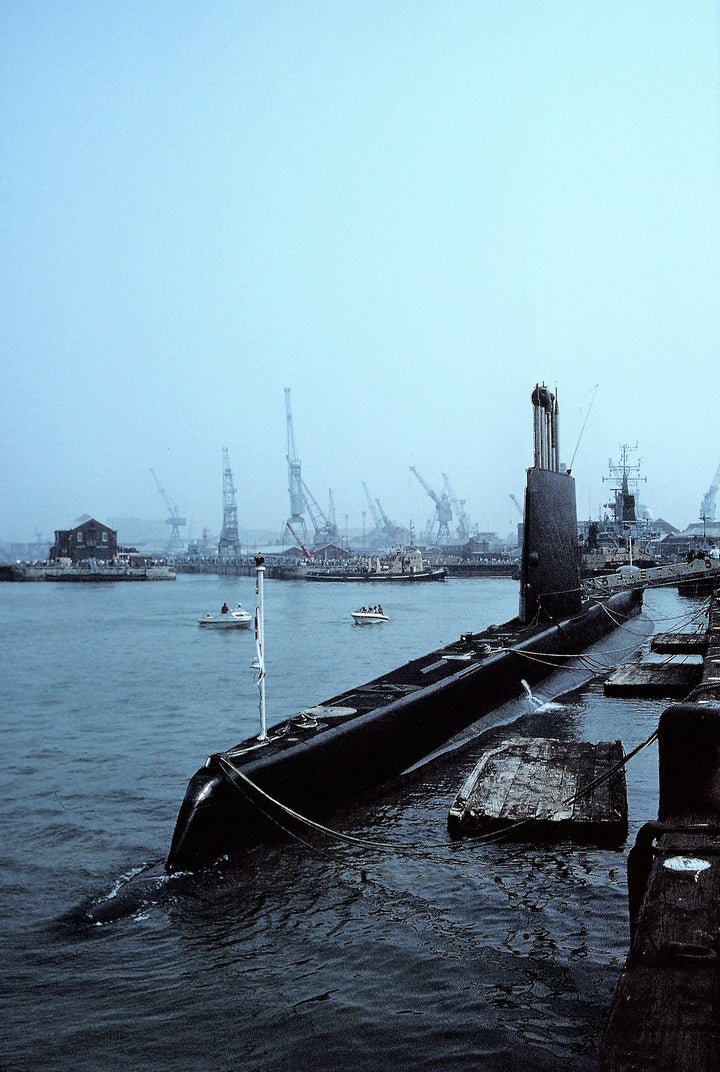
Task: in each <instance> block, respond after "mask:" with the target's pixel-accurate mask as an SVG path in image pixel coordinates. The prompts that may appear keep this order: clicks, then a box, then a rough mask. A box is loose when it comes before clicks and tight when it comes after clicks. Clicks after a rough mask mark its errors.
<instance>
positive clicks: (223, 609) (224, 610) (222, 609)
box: [220, 603, 230, 614]
mask: <svg viewBox="0 0 720 1072" xmlns="http://www.w3.org/2000/svg"><path fill="white" fill-rule="evenodd" d="M229 610H230V608H229V607H228V605H227V603H223V605H222V607H221V608H220V613H221V614H227V613H228V611H229Z"/></svg>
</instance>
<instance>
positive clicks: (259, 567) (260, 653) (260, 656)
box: [253, 555, 267, 741]
mask: <svg viewBox="0 0 720 1072" xmlns="http://www.w3.org/2000/svg"><path fill="white" fill-rule="evenodd" d="M264 573H265V559H264V558H263V556H262V555H256V556H255V577H256V579H255V596H256V606H255V647H256V651H257V658H256V661H255V662H254V663H253V669H254V670H257V674H258V676H257V686H258V689H259V690H260V699H259V709H260V735H259V737H258V740H259V741H265V740H267V731H266V723H265V605H264V592H263V575H264Z"/></svg>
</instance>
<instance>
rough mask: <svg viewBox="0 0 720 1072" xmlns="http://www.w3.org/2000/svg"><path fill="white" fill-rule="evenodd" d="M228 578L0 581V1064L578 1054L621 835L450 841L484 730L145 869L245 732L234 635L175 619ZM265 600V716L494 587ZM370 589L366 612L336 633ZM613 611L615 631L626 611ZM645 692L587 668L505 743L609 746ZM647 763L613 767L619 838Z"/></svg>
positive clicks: (587, 1050)
mask: <svg viewBox="0 0 720 1072" xmlns="http://www.w3.org/2000/svg"><path fill="white" fill-rule="evenodd" d="M253 590H254V582H253V581H252V580H251V579H249V578H239V579H236V580H234V579H230V580H229V579H227V578H219V577H184V576H181V577H179V578H178V581H177V582H176V583H175V584H172V583H156V584H124V585H123V584H115V585H97V586H95V585H92V586H87V587H86V586H82V585H72V584H67V585H61V584H58V585H54V584H4V585H2V586H0V621H1V622H2V635H3V644H2V647H1V649H0V687H1V688H2V694H3V702H2V723H1V726H0V741H1V742H2V748H3V756H4V763H3V773H4V786H5V789H4V794H3V804H4V807H3V810H2V815H1V818H0V823H1V824H2V830H1V833H2V848H1V849H0V853H1V854H2V871H1V875H2V887H3V888H2V920H3V921H2V958H3V964H2V973H1V975H0V978H1V980H2V981H1V982H0V987H1V989H2V1005H3V1010H4V1011H3V1042H2V1051H1V1055H0V1067H2V1069H3V1072H6V1070H7V1072H15V1070H17V1072H20V1070H25V1069H34V1070H36V1069H40V1068H42V1069H53V1070H57V1072H65V1070H67V1072H79V1070H93V1072H94V1070H98V1069H103V1070H107V1072H112V1070H115V1069H133V1070H135V1069H147V1070H151V1072H160V1070H164V1069H167V1070H178V1072H180V1070H186V1069H187V1070H190V1069H193V1070H194V1069H198V1068H202V1069H207V1070H218V1072H219V1070H223V1072H224V1070H226V1069H227V1070H229V1069H238V1068H241V1069H248V1070H251V1069H252V1070H255V1069H257V1070H258V1072H260V1070H265V1072H279V1070H296V1069H300V1068H303V1067H309V1068H313V1069H319V1070H328V1072H329V1070H338V1069H343V1070H354V1069H358V1070H360V1069H367V1070H374V1072H375V1070H378V1069H386V1068H391V1067H395V1068H397V1069H413V1070H423V1069H443V1070H446V1069H458V1070H465V1069H467V1070H470V1069H477V1068H480V1067H481V1068H483V1069H488V1070H504V1069H518V1068H523V1069H527V1070H535V1069H538V1070H540V1069H548V1070H550V1069H553V1070H557V1069H573V1070H577V1069H585V1068H587V1069H589V1068H592V1067H593V1054H594V1048H595V1046H596V1045H597V1042H598V1040H599V1036H600V1034H601V1033H602V1029H603V1026H604V1023H605V1018H606V1016H607V1011H608V1009H609V1005H610V1002H611V1000H612V997H613V993H614V989H615V985H616V982H617V978H618V974H619V971H620V969H621V966H622V963H623V959H624V956H625V952H626V948H627V910H626V887H625V851H622V852H618V851H609V850H599V849H594V848H587V847H582V848H577V847H573V846H571V845H570V844H568V843H562V844H559V845H553V846H537V845H534V846H533V845H526V844H511V843H502V844H485V845H483V844H480V843H477V842H475V843H473V842H472V841H467V842H459V843H454V842H450V841H449V840H448V838H447V833H446V821H447V810H448V807H449V805H450V803H451V802H452V799H453V798H454V796H455V794H456V792H457V791H458V789H459V787H460V785H461V784H462V781H463V780H464V778H465V776H466V775H467V773H468V772H469V770H470V769H471V768H472V766H473V764H474V763H475V761H476V760H477V758H478V756H479V755H480V754H481V752H482V750H483V749H484V748H486V747H487V746H488V745H489V744H492V743H496V742H497V740H498V739H500V738H501V737H502V736H503V734H504V733H507V730H506V729H504V728H502V727H497V728H494V729H492V730H491V731H489V733H488V734H486V735H485V736H484V737H481V738H479V739H478V740H476V741H474V742H473V743H472V744H470V745H469V746H467V747H465V748H464V749H462V750H460V751H456V752H453V753H450V754H448V755H446V756H444V757H442V758H441V759H439V760H437V761H435V762H434V763H432V764H430V765H428V766H426V767H423V768H421V769H420V770H417V771H415V772H413V773H412V774H410V775H407V776H406V777H405V778H404V779H401V780H399V781H397V782H395V783H393V784H392V785H388V786H385V787H383V789H382V790H379V791H376V792H373V793H371V794H368V795H367V796H366V797H365V798H364V799H363V800H361V801H356V802H354V803H353V804H352V805H349V806H346V807H345V808H344V809H342V810H338V811H337V812H335V813H333V814H332V815H330V816H328V818H327V822H328V825H329V826H330V827H332V828H334V829H337V830H339V831H341V832H343V833H344V834H345V835H349V838H348V839H346V840H342V841H340V840H336V839H334V838H332V837H330V836H327V835H324V834H320V833H318V832H313V833H310V834H309V835H308V837H307V839H306V841H305V842H304V843H300V842H286V843H283V844H279V845H274V846H264V847H261V848H259V849H257V850H255V851H254V852H252V853H250V854H249V855H248V856H247V857H246V859H244V860H243V862H242V864H235V865H233V866H230V865H226V866H225V867H224V868H219V869H215V870H213V871H211V872H207V873H204V874H203V875H201V876H195V877H190V876H182V875H181V876H176V877H174V878H173V879H169V880H168V879H166V878H164V877H163V875H162V861H163V859H164V856H165V854H166V852H167V849H168V846H169V842H170V837H171V834H172V829H173V825H174V821H175V817H176V814H177V810H178V808H179V805H180V801H181V799H182V795H183V793H184V790H185V786H186V784H187V781H188V779H189V778H190V776H191V775H192V773H193V772H194V771H195V769H196V768H197V767H198V766H200V765H201V763H202V762H204V759H205V757H206V756H207V754H208V753H209V752H212V751H215V750H218V749H221V748H223V747H227V746H229V745H230V744H233V743H235V742H237V741H239V740H241V739H242V738H243V737H245V736H247V735H248V734H250V733H253V732H254V731H255V727H256V723H257V689H256V687H255V685H254V678H253V674H252V672H251V671H250V669H249V666H250V663H251V662H252V659H253V657H254V650H253V638H252V634H251V633H250V632H234V633H231V634H217V633H214V632H206V631H204V630H201V629H199V628H198V626H197V619H198V617H199V616H200V614H202V613H204V612H205V611H207V610H217V609H218V608H219V605H220V603H221V602H222V601H223V600H224V599H227V600H228V602H230V603H237V602H242V603H243V604H244V605H246V606H252V605H253V602H254V594H253ZM265 590H266V646H267V668H268V683H267V697H268V720H269V722H270V723H272V722H274V721H277V720H279V719H280V718H283V717H285V716H286V715H288V714H292V713H294V712H295V711H299V710H300V709H302V708H303V707H306V706H309V705H311V704H313V703H317V702H320V701H321V700H323V699H327V698H328V697H330V696H331V695H333V693H335V692H337V691H339V690H341V689H344V688H346V687H349V686H351V685H353V684H358V683H360V682H361V681H363V680H367V679H368V678H370V677H372V676H375V675H376V674H377V673H379V672H381V671H382V670H384V669H389V668H390V667H392V666H394V665H397V664H399V663H401V662H404V661H406V660H407V659H408V658H410V657H412V656H414V655H419V654H422V653H423V652H425V651H428V650H431V649H432V648H433V647H435V646H437V645H439V644H441V643H447V642H448V641H450V640H452V639H454V638H455V637H457V636H458V635H459V634H460V633H461V632H465V631H467V630H470V629H479V628H481V627H482V626H484V625H487V624H489V623H491V622H496V623H499V622H501V621H504V620H506V619H508V618H510V617H512V616H513V614H514V613H515V611H516V607H517V584H516V582H513V581H510V580H466V581H454V582H447V583H445V584H429V585H418V586H411V587H408V588H402V589H400V590H396V589H393V590H392V592H389V591H387V592H386V591H385V590H382V591H378V592H374V591H371V590H370V589H369V588H368V587H366V586H359V585H358V586H355V585H312V584H303V583H292V582H272V581H270V582H266V586H265ZM378 600H381V601H382V602H383V605H384V607H385V610H386V612H387V613H388V614H389V616H390V621H389V622H388V623H387V624H384V625H381V626H377V627H371V628H367V627H365V628H359V627H354V626H352V625H351V620H350V612H351V611H352V610H354V609H357V606H359V605H360V604H362V603H367V602H368V601H369V602H375V601H378ZM699 606H700V605H699V604H697V603H695V602H692V601H689V600H683V599H680V598H679V597H678V596H677V594H676V593H675V592H674V591H672V590H667V591H661V592H654V593H650V594H649V595H648V596H647V598H646V608H647V609H646V614H645V615H644V618H645V619H648V622H650V621H652V622H653V623H654V625H655V627H656V628H658V629H662V630H666V629H674V628H679V627H680V626H681V624H682V623H683V622H684V621H685V620H686V619H687V618H688V617H689V616H692V615H693V614H696V613H697V612H698V609H699ZM631 628H633V629H635V630H636V643H637V646H638V647H639V646H640V645H641V644H642V643H643V641H644V637H645V635H646V634H647V632H648V629H649V628H651V626H650V625H649V624H648V623H646V622H643V621H638V622H635V623H633V626H632V627H631ZM610 647H611V648H612V645H610ZM606 660H607V661H608V662H612V660H613V652H612V650H611V651H610V652H609V653H608V655H607V656H606ZM537 699H538V700H540V701H542V699H543V697H542V695H539V696H538V697H537ZM665 706H667V705H666V704H664V703H662V702H647V701H617V700H607V699H605V698H604V697H603V693H602V684H601V683H600V682H599V681H596V682H593V683H591V684H590V685H588V686H586V687H585V688H584V689H583V690H582V691H579V692H575V693H572V694H571V695H568V696H566V697H564V698H563V699H561V700H560V701H559V702H557V703H554V704H549V705H547V706H546V707H544V708H543V707H540V708H539V709H538V708H537V707H536V706H533V705H532V704H531V702H530V701H529V700H527V701H526V703H525V706H524V708H523V710H524V711H525V712H526V714H525V716H524V717H523V718H522V719H521V721H520V722H518V723H515V724H514V725H513V729H512V732H513V733H517V732H521V733H524V734H528V735H533V734H547V735H550V736H557V737H567V738H571V739H572V738H579V739H587V740H593V741H596V740H612V739H614V738H616V737H620V738H621V739H622V741H623V743H624V745H625V749H626V751H629V750H630V749H631V748H633V747H634V746H635V745H636V744H638V743H640V742H641V741H643V740H645V739H646V738H647V737H648V735H649V734H650V733H651V732H652V730H653V729H654V728H655V726H656V725H657V719H658V717H659V714H660V712H661V711H662V710H663V708H664V707H665ZM656 762H657V757H656V754H655V751H654V749H647V750H645V751H644V752H641V753H640V755H639V756H638V757H637V758H636V759H635V760H633V762H632V763H631V765H630V767H629V769H628V795H629V802H630V812H631V840H632V838H633V837H634V832H635V831H636V830H637V828H638V827H639V826H640V825H641V824H642V823H643V822H644V821H646V820H647V819H650V818H654V817H655V815H656V810H657V808H656V796H657V786H656V780H657V779H656Z"/></svg>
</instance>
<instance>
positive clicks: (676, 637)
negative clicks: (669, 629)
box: [650, 629, 708, 655]
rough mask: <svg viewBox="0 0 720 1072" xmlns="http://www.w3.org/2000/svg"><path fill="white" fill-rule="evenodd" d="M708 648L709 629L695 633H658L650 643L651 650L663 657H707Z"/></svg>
mask: <svg viewBox="0 0 720 1072" xmlns="http://www.w3.org/2000/svg"><path fill="white" fill-rule="evenodd" d="M707 647H708V634H707V629H704V630H703V631H702V632H695V633H656V634H655V636H654V637H653V638H652V640H651V641H650V650H651V651H656V652H658V653H659V654H662V655H705V652H706V651H707Z"/></svg>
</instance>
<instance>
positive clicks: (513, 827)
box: [217, 729, 658, 860]
mask: <svg viewBox="0 0 720 1072" xmlns="http://www.w3.org/2000/svg"><path fill="white" fill-rule="evenodd" d="M657 736H658V730H657V729H655V730H653V732H652V733H651V734H650V736H649V737H647V738H646V739H645V740H644V741H642V742H641V743H640V744H639V745H637V746H636V747H635V748H633V749H632V750H631V751H630V752H628V753H627V754H626V755H625V756H623V758H622V760H620V761H619V762H618V763H616V764H614V765H613V766H612V767H611V768H610V769H609V770H607V771H604V772H603V773H602V774H600V775H598V777H597V778H594V779H593V780H592V781H591V782H589V783H588V784H587V785H586V786H583V787H581V788H580V789H578V790H577V791H576V792H575V793H573V794H572V795H571V796H569V797H567V798H565V799H564V800H562V801H561V802H560V803H559V804H557V805H556V806H555V807H554V808H551V809H549V810H548V811H547V812H546V813H545V814H544V815H541V816H532V817H529V818H527V819H519V820H518V821H517V822H515V823H511V824H510V825H508V826H506V827H503V828H502V830H494V831H491V832H490V833H488V834H479V835H477V836H474V837H473V838H472V839H471V840H472V844H474V845H477V844H492V843H493V842H498V841H505V840H507V839H508V838H510V837H513V836H514V835H515V834H516V832H517V831H518V830H519V829H522V828H523V827H527V826H533V825H536V824H537V823H540V822H545V821H547V820H549V819H551V818H552V816H553V815H555V814H557V812H559V811H563V810H564V809H566V808H568V807H569V806H570V805H571V804H574V803H575V802H576V801H577V800H580V799H582V797H584V796H586V795H587V794H588V793H590V792H592V791H593V790H594V789H596V788H597V787H598V786H599V785H602V784H603V783H604V782H606V781H609V780H610V779H611V778H613V777H614V776H615V775H616V774H617V772H618V771H619V770H621V769H622V768H623V767H625V766H627V764H628V763H629V762H630V760H632V759H634V758H635V756H636V755H638V754H639V753H640V752H641V751H643V749H645V748H648V747H649V746H650V745H651V744H652V743H653V742H654V741H655V740H656V739H657ZM217 759H218V760H219V761H220V763H221V764H225V765H226V766H227V767H228V768H229V769H230V771H231V772H232V774H233V775H234V776H235V777H237V778H239V779H240V781H241V782H242V783H243V784H244V785H245V786H247V788H248V790H250V792H248V791H247V790H245V789H243V787H242V786H241V785H238V784H237V782H236V781H235V779H234V778H233V777H230V782H231V783H232V785H234V786H235V788H236V789H237V790H238V791H239V792H241V793H243V795H244V796H245V797H246V799H247V800H248V801H250V803H251V804H253V806H254V807H256V808H258V810H259V811H260V812H261V814H262V815H264V816H265V818H267V819H268V820H269V821H270V822H272V823H273V824H274V825H276V826H277V827H278V828H279V829H280V830H282V831H283V833H285V834H287V835H289V836H290V837H292V838H295V839H296V840H297V841H299V842H300V843H301V844H303V845H306V846H307V847H309V848H317V851H319V852H322V853H323V855H328V854H327V853H325V852H324V850H323V849H322V848H320V846H314V845H310V844H309V843H308V842H306V841H304V840H303V839H302V838H301V837H300V836H299V835H298V834H296V833H295V832H294V831H292V830H289V829H288V828H287V827H286V826H284V825H283V824H282V823H281V822H280V821H279V820H278V819H277V818H276V816H274V815H272V814H271V813H270V812H269V811H268V810H267V809H266V808H264V807H262V806H261V805H260V804H259V803H258V801H257V799H253V797H252V795H251V792H252V793H256V794H257V795H258V796H260V797H261V798H262V799H263V800H264V801H267V802H268V803H269V804H270V805H272V806H274V807H275V808H279V809H280V811H281V812H283V813H285V815H287V816H288V817H289V818H291V819H293V820H294V821H296V822H298V823H300V824H301V825H303V826H306V827H308V828H309V829H311V830H316V831H318V832H319V833H321V834H326V835H328V836H329V837H331V838H335V839H336V840H338V841H343V842H346V843H348V844H351V845H357V846H359V847H360V848H365V849H371V850H374V851H377V852H384V853H387V854H390V855H394V856H414V857H417V858H421V859H427V858H428V856H435V855H437V854H438V853H439V852H442V853H443V860H446V858H447V856H446V854H447V850H448V848H449V847H450V848H452V847H454V845H456V844H457V843H456V842H452V841H451V842H443V843H439V842H438V843H435V844H423V845H414V844H408V845H400V844H398V843H396V842H393V843H391V842H385V841H373V840H370V839H369V838H361V837H356V836H355V835H353V834H346V833H343V832H342V831H340V830H335V829H333V828H332V827H329V826H326V825H324V824H323V823H319V822H317V821H316V820H314V819H310V818H308V816H306V815H302V814H301V813H300V812H298V811H295V809H294V808H291V807H289V805H287V804H283V803H282V801H280V800H277V799H276V798H275V797H273V796H271V795H270V793H267V792H266V791H265V790H264V789H262V788H261V787H260V786H259V785H258V784H257V783H256V782H253V781H252V779H250V778H248V776H247V775H246V774H244V773H243V771H241V770H239V769H238V767H236V766H235V764H234V763H232V761H231V760H230V759H229V758H228V757H227V755H225V754H223V753H217Z"/></svg>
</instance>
